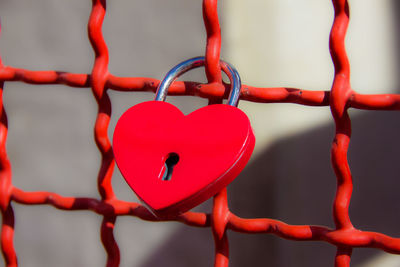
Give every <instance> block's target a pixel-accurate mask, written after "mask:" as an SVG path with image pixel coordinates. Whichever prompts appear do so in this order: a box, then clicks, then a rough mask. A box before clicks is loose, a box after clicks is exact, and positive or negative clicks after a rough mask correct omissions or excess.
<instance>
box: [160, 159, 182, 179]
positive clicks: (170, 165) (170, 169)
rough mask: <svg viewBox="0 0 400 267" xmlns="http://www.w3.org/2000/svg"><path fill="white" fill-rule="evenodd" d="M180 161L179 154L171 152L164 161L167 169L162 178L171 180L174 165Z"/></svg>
mask: <svg viewBox="0 0 400 267" xmlns="http://www.w3.org/2000/svg"><path fill="white" fill-rule="evenodd" d="M178 161H179V156H178V154H176V153H170V154H169V155H168V157H167V159H166V160H165V163H164V167H165V171H164V174H163V177H162V178H161V180H163V181H169V180H171V177H172V172H173V171H174V167H175V165H176V164H177V163H178Z"/></svg>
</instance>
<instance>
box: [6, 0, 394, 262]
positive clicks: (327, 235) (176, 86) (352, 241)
mask: <svg viewBox="0 0 400 267" xmlns="http://www.w3.org/2000/svg"><path fill="white" fill-rule="evenodd" d="M92 2H93V6H92V13H91V16H90V18H89V23H88V32H89V39H90V42H91V44H92V47H93V50H94V51H95V64H94V66H93V69H92V72H91V73H90V74H77V73H67V72H58V71H53V70H50V71H30V70H24V69H17V68H13V67H10V66H4V65H3V64H2V62H1V59H0V92H1V93H0V105H1V116H0V208H1V213H2V219H3V220H2V227H1V245H2V253H3V257H4V261H5V264H6V266H7V267H10V266H17V256H16V252H15V248H14V245H13V237H14V212H13V209H12V202H17V203H21V204H27V205H42V204H48V205H52V206H54V207H56V208H58V209H62V210H91V211H93V212H95V213H97V214H99V215H100V216H102V217H103V223H102V226H101V240H102V243H103V245H104V248H105V250H106V253H107V263H106V266H109V267H111V266H119V261H120V256H119V249H118V245H117V243H116V241H115V239H114V233H113V231H114V226H115V221H116V218H117V217H118V216H121V215H131V216H135V217H138V218H141V219H143V220H148V221H161V220H163V221H177V222H182V223H184V224H187V225H190V226H197V227H211V230H212V233H213V236H214V240H215V266H218V267H222V266H228V263H229V242H228V238H227V231H228V230H232V231H236V232H241V233H264V234H274V235H277V236H279V237H282V238H286V239H290V240H297V241H306V240H314V241H321V242H328V243H330V244H332V245H333V246H336V247H337V254H336V258H335V261H334V264H335V266H336V267H347V266H350V259H351V255H352V250H353V248H357V247H370V248H376V249H380V250H383V251H386V252H388V253H395V254H400V239H398V238H393V237H390V236H387V235H384V234H381V233H375V232H366V231H362V230H358V229H355V228H354V227H353V226H352V223H351V220H350V216H349V213H348V207H349V204H350V201H351V193H352V187H353V185H352V177H351V173H350V167H349V165H348V162H347V150H348V145H349V142H350V138H351V122H350V117H349V115H348V112H347V111H348V109H349V108H357V109H368V110H400V95H398V94H384V95H362V94H358V93H357V92H355V91H354V90H352V89H351V86H350V73H349V69H350V66H349V62H348V59H347V55H346V50H345V45H344V40H345V36H346V30H347V25H348V22H349V9H348V3H347V1H346V0H332V2H333V5H334V9H335V17H334V21H333V25H332V30H331V34H330V51H331V56H332V60H333V64H334V66H335V77H334V81H333V85H332V89H331V90H330V91H309V90H303V89H296V88H284V87H280V88H268V87H265V88H257V87H251V86H248V85H243V86H242V89H241V99H242V100H248V101H253V102H259V103H295V104H301V105H308V106H329V107H330V108H331V110H332V115H333V118H334V120H335V125H336V132H335V138H334V142H333V144H332V150H331V154H332V166H333V168H334V171H335V174H336V177H337V182H338V185H337V192H336V196H335V198H334V206H333V220H334V222H335V225H336V227H335V229H330V228H328V227H324V226H312V225H289V224H286V223H284V222H281V221H277V220H274V219H269V218H259V219H244V218H240V217H238V216H237V215H235V214H233V213H231V212H230V211H229V207H228V201H227V195H228V194H227V190H226V189H223V190H221V192H220V193H218V194H217V195H216V196H215V198H214V206H213V210H212V211H211V212H210V213H208V214H206V213H195V212H190V211H189V212H186V213H184V214H180V215H177V216H171V217H168V218H163V219H160V218H156V217H155V216H154V215H152V214H151V213H150V212H149V211H148V210H147V209H146V208H144V207H143V206H142V205H140V204H138V203H131V202H125V201H121V200H119V199H117V198H116V197H115V195H114V193H113V189H112V186H111V178H112V172H113V168H114V158H113V153H112V150H111V144H110V141H109V138H108V136H107V130H108V125H109V121H110V116H111V102H110V99H109V96H108V93H107V90H109V89H112V90H118V91H155V90H156V88H157V85H158V83H159V81H158V80H156V79H153V78H139V77H116V76H114V75H112V74H110V73H109V72H108V50H107V46H106V43H105V41H104V39H103V35H102V31H101V27H102V24H103V20H104V16H105V14H106V8H105V0H93V1H92ZM203 3H204V4H203V12H204V16H203V17H204V22H205V26H206V30H207V47H206V53H205V56H206V61H207V62H206V73H207V78H208V81H209V83H210V84H198V83H195V82H186V83H184V82H175V83H173V84H172V85H171V87H170V89H169V93H170V94H173V95H196V96H200V97H205V98H208V99H210V101H211V102H220V101H221V98H222V97H224V98H226V97H227V96H228V94H229V92H228V87H227V86H226V85H224V84H221V82H220V81H221V80H220V72H219V71H218V70H219V66H218V65H219V61H218V58H219V55H220V45H221V42H220V40H221V33H220V28H219V22H218V17H217V1H216V0H204V1H203ZM266 49H268V48H266ZM194 56H198V55H194ZM11 81H22V82H25V83H30V84H65V85H67V86H71V87H82V88H91V89H92V92H93V95H94V97H95V99H96V101H97V103H98V105H99V109H98V116H97V119H96V124H95V140H96V144H97V146H98V148H99V152H100V153H101V155H102V160H101V167H100V169H99V174H98V177H97V180H98V190H99V195H100V197H99V198H98V199H94V198H78V197H66V196H60V195H57V194H55V193H52V192H24V191H22V190H21V189H19V188H16V187H15V186H13V184H12V180H11V178H12V175H11V165H10V162H9V160H8V157H7V153H6V137H7V129H8V126H7V116H6V113H5V110H4V105H3V98H2V92H3V89H4V86H5V84H6V83H7V82H11ZM332 257H334V255H332ZM328 263H329V259H327V265H328Z"/></svg>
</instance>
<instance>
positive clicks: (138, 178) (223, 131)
mask: <svg viewBox="0 0 400 267" xmlns="http://www.w3.org/2000/svg"><path fill="white" fill-rule="evenodd" d="M204 62H205V60H204V57H197V58H192V59H189V60H186V61H184V62H182V63H180V64H178V65H177V66H175V67H174V68H173V69H171V70H170V71H169V72H168V73H167V75H166V76H165V78H164V79H163V80H162V81H161V82H160V84H159V86H158V89H157V92H156V97H155V100H154V101H148V102H143V103H140V104H137V105H135V106H133V107H131V108H130V109H128V110H127V111H126V112H125V113H124V114H123V115H122V116H121V118H120V119H119V120H118V122H117V125H116V127H115V130H114V136H113V151H114V156H115V160H116V163H117V166H118V168H119V169H120V171H121V174H122V176H123V177H124V179H125V180H126V182H127V183H128V185H129V186H130V187H131V188H132V190H133V191H134V192H135V193H136V195H137V196H138V198H139V199H140V200H141V201H142V202H143V203H144V204H145V206H146V207H148V208H149V209H150V211H151V212H152V213H153V214H155V215H156V216H161V217H162V216H166V215H168V216H170V215H176V214H179V213H183V212H186V211H188V210H190V209H192V208H193V207H195V206H197V205H198V204H200V203H202V202H204V201H206V200H207V199H209V198H210V197H212V196H214V195H215V194H216V193H218V192H219V191H220V190H222V189H223V188H225V187H226V186H227V185H228V184H229V183H230V182H232V181H233V180H234V179H235V178H236V177H237V176H238V174H239V173H240V172H241V171H242V169H243V168H244V166H245V165H246V163H247V162H248V160H249V159H250V156H251V154H252V152H253V149H254V145H255V137H254V133H253V130H252V128H251V125H250V121H249V119H248V117H247V116H246V114H245V113H244V112H243V111H241V110H240V109H238V108H237V107H236V106H237V103H238V101H239V96H240V87H241V81H240V77H239V74H238V72H237V71H236V70H235V69H234V68H233V67H231V66H230V65H229V64H227V63H225V62H223V61H221V66H222V69H223V70H224V72H225V73H226V74H227V76H228V77H229V79H230V83H231V92H230V96H229V99H228V102H227V104H215V105H209V106H205V107H203V108H200V109H198V110H195V111H193V112H192V113H190V114H188V115H184V114H183V113H182V112H181V111H180V110H179V109H178V108H177V107H175V106H174V105H172V104H170V103H167V102H164V101H165V98H166V96H167V91H168V87H169V86H170V85H171V83H172V82H173V81H174V80H175V79H176V78H177V77H178V76H180V75H181V74H183V73H185V72H186V71H188V70H190V69H193V68H197V67H200V66H203V65H204Z"/></svg>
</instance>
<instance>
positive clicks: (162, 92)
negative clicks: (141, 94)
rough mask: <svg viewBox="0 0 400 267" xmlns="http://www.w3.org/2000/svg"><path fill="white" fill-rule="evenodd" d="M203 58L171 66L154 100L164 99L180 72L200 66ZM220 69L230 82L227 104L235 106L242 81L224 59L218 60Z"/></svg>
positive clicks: (203, 61) (202, 64) (203, 62)
mask: <svg viewBox="0 0 400 267" xmlns="http://www.w3.org/2000/svg"><path fill="white" fill-rule="evenodd" d="M204 64H205V58H204V57H195V58H191V59H188V60H186V61H184V62H182V63H179V64H178V65H176V66H175V67H174V68H172V69H171V70H170V71H169V72H168V73H167V74H166V75H165V77H164V79H163V80H162V81H161V82H160V84H159V85H158V88H157V92H156V97H155V99H154V100H155V101H165V98H166V97H167V94H168V88H169V86H170V85H171V84H172V83H173V82H174V81H175V80H176V79H177V78H178V77H179V76H180V75H182V74H184V73H185V72H187V71H189V70H191V69H195V68H198V67H201V66H204ZM220 64H221V67H222V70H223V71H224V72H225V74H226V75H227V76H228V78H229V81H230V83H231V88H230V94H229V98H228V102H227V104H228V105H231V106H234V107H236V106H237V105H238V102H239V97H240V88H241V86H242V83H241V81H240V76H239V73H238V72H237V70H236V69H235V68H234V67H232V66H231V65H230V64H228V63H226V62H225V61H222V60H221V61H220Z"/></svg>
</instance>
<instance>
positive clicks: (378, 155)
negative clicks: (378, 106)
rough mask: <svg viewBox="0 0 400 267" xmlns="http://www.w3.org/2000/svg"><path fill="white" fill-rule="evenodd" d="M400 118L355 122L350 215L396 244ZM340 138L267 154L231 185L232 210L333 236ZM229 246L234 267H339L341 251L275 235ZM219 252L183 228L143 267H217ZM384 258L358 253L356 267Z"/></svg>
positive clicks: (365, 114) (386, 115) (242, 238)
mask: <svg viewBox="0 0 400 267" xmlns="http://www.w3.org/2000/svg"><path fill="white" fill-rule="evenodd" d="M397 116H398V113H397V112H393V111H380V112H378V111H362V112H357V114H353V116H352V117H353V118H354V119H353V136H352V141H351V143H350V151H349V162H350V167H351V170H352V174H353V179H354V191H353V198H352V202H351V208H350V216H351V219H352V221H353V224H354V225H355V227H356V228H359V229H361V230H368V231H378V232H382V233H384V234H388V235H391V236H399V235H400V229H399V224H400V218H399V216H398V215H397V208H396V207H397V206H398V203H400V194H398V188H399V185H400V182H399V180H398V173H400V165H399V164H398V162H397V157H396V155H397V153H396V151H398V150H399V149H400V140H399V139H398V138H397V133H398V132H399V130H400V129H399V126H398V123H397V122H398V117H397ZM333 133H334V127H333V123H332V124H329V125H324V126H322V127H320V128H317V129H314V130H311V131H308V132H305V133H303V134H300V135H297V136H294V137H292V138H287V139H283V140H280V141H279V142H277V143H276V144H275V145H273V146H272V147H270V148H269V149H267V150H266V151H264V152H263V153H262V154H261V155H260V156H259V157H258V158H256V159H255V160H253V162H252V163H251V164H250V165H249V166H247V168H246V169H245V171H243V173H242V174H241V175H240V177H238V178H237V179H236V180H235V181H234V182H233V183H232V184H231V185H230V187H229V203H230V208H231V210H232V211H233V212H235V213H236V214H238V215H239V216H242V217H251V218H255V217H267V218H273V219H279V220H282V221H284V222H286V223H289V224H312V225H315V224H317V225H325V226H328V227H332V228H333V227H334V224H333V220H332V215H331V211H332V201H333V198H334V195H335V189H336V177H335V176H334V173H333V170H332V168H331V165H330V145H331V141H332V138H333ZM209 206H210V205H209ZM210 208H211V207H207V209H208V210H210ZM229 239H230V266H276V267H289V266H300V267H301V266H304V267H305V266H333V262H334V256H335V253H336V248H335V247H334V246H332V245H330V244H327V243H324V242H297V241H288V240H284V239H281V238H280V237H277V236H273V235H269V234H264V235H263V234H257V235H250V234H241V233H234V232H232V231H229ZM213 250H214V244H213V241H212V236H211V232H210V231H209V229H196V228H191V229H189V227H186V226H181V227H180V229H179V230H178V231H176V232H175V233H174V234H173V235H172V236H171V238H170V239H169V240H167V241H166V242H165V243H164V244H162V245H161V246H160V247H159V248H158V249H157V250H155V251H154V253H153V254H152V255H151V257H149V258H148V260H147V261H146V262H144V263H143V264H142V265H141V266H142V267H151V266H176V267H179V266H182V267H183V266H199V267H200V266H212V263H213ZM377 253H378V250H375V249H365V248H360V249H355V250H354V252H353V257H352V266H362V264H363V263H365V262H366V261H367V260H369V259H371V258H372V257H373V256H375V255H377ZM399 262H400V257H399Z"/></svg>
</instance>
